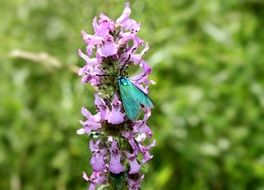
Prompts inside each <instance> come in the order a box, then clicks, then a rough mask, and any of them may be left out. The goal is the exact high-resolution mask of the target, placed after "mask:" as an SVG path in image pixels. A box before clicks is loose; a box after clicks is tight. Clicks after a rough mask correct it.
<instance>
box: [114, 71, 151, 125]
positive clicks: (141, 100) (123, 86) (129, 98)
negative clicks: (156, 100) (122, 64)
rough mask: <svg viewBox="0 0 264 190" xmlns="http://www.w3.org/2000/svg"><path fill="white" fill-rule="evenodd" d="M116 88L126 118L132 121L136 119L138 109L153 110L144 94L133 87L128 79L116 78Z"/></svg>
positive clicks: (149, 100)
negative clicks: (146, 108)
mask: <svg viewBox="0 0 264 190" xmlns="http://www.w3.org/2000/svg"><path fill="white" fill-rule="evenodd" d="M118 87H119V92H120V97H121V100H122V103H123V107H124V109H125V112H126V115H127V117H128V118H129V119H130V120H132V121H134V120H136V119H137V117H138V115H139V112H140V107H141V105H143V106H144V107H148V108H153V107H154V104H153V102H152V100H151V99H150V98H149V97H148V95H147V94H146V93H144V92H143V91H142V90H140V89H139V88H138V87H137V86H135V85H134V84H133V83H132V82H131V81H130V80H129V79H128V78H126V77H124V76H118Z"/></svg>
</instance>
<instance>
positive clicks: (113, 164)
mask: <svg viewBox="0 0 264 190" xmlns="http://www.w3.org/2000/svg"><path fill="white" fill-rule="evenodd" d="M110 151H111V159H110V165H109V170H110V172H112V173H114V174H119V173H121V172H123V171H124V167H123V165H122V164H121V152H120V151H119V149H118V148H117V142H116V141H113V142H112V146H111V149H110Z"/></svg>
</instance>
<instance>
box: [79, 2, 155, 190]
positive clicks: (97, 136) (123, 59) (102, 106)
mask: <svg viewBox="0 0 264 190" xmlns="http://www.w3.org/2000/svg"><path fill="white" fill-rule="evenodd" d="M130 14H131V9H130V7H129V4H128V3H126V4H125V9H124V11H123V13H122V15H121V16H120V17H119V18H118V19H116V20H115V21H112V20H111V19H109V18H108V17H107V16H106V15H104V14H101V15H100V18H99V20H97V18H94V20H93V29H94V35H89V34H87V33H86V32H84V31H82V36H83V40H84V41H85V43H86V51H85V53H83V52H82V51H81V50H79V55H80V57H82V58H83V59H84V60H85V62H86V65H85V66H84V67H82V68H81V69H80V70H79V75H80V76H82V82H83V83H90V84H91V85H92V86H94V87H95V89H96V91H97V93H96V94H95V100H94V103H95V106H96V108H97V113H95V114H94V115H93V114H91V113H90V112H89V111H88V110H87V109H86V108H84V107H83V108H82V114H83V116H84V117H85V120H84V121H80V122H81V125H82V126H83V127H82V128H81V129H79V130H78V131H77V133H78V134H89V135H90V136H91V140H90V143H89V146H90V150H91V151H92V158H91V160H90V164H91V166H92V168H93V173H92V174H91V175H90V177H88V176H87V174H86V173H85V172H84V173H83V178H84V179H85V180H86V181H88V182H89V183H90V186H89V190H93V189H96V187H98V186H99V185H103V184H104V185H105V184H109V185H110V186H112V187H114V188H115V189H120V187H123V186H127V187H128V188H129V189H130V190H137V189H139V188H140V183H141V181H142V179H143V178H144V175H143V173H142V166H143V164H144V163H146V162H147V161H149V160H150V159H151V158H152V155H151V154H150V152H149V150H150V149H151V148H152V147H153V146H154V145H155V140H154V141H152V142H150V139H151V137H152V132H151V130H150V128H149V127H148V126H147V120H148V118H149V117H150V115H151V110H150V109H149V108H143V113H144V115H143V116H142V117H141V118H140V119H139V120H137V121H131V120H129V119H128V118H127V117H126V114H125V112H124V109H123V107H122V102H121V101H120V97H119V93H118V86H117V78H116V77H115V76H117V75H120V74H122V75H127V72H126V70H127V67H130V66H132V65H138V66H139V67H140V68H141V69H140V70H141V71H140V73H139V74H137V75H135V76H133V77H130V80H131V81H133V84H134V85H136V86H137V87H138V88H140V89H141V90H142V91H144V92H145V93H147V92H148V85H149V84H150V83H153V81H151V80H149V79H148V75H149V74H150V73H151V68H150V67H149V65H148V64H147V63H146V62H145V61H144V60H143V59H142V56H143V55H144V54H145V52H146V51H147V50H148V49H149V46H148V44H147V43H145V42H144V41H143V40H142V39H140V38H139V37H138V36H137V33H138V31H139V30H140V25H139V24H138V23H137V22H136V21H135V20H133V19H131V18H129V16H130ZM139 48H141V49H142V50H141V52H138V49H139ZM121 68H122V69H121ZM121 70H122V72H123V73H120V72H121ZM146 141H147V142H148V144H147V145H146Z"/></svg>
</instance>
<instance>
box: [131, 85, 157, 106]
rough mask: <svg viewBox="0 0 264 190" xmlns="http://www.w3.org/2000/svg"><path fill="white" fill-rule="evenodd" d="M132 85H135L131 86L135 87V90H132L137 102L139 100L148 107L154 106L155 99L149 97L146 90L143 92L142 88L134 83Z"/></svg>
mask: <svg viewBox="0 0 264 190" xmlns="http://www.w3.org/2000/svg"><path fill="white" fill-rule="evenodd" d="M131 86H133V87H131V88H133V90H132V93H133V97H134V99H135V100H136V101H137V102H139V103H140V104H141V105H143V106H145V107H148V108H153V107H154V103H153V101H152V100H151V99H150V98H149V96H148V95H147V94H146V93H145V92H143V91H142V90H141V89H139V88H138V87H137V86H136V85H134V84H133V83H131Z"/></svg>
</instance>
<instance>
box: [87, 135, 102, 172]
mask: <svg viewBox="0 0 264 190" xmlns="http://www.w3.org/2000/svg"><path fill="white" fill-rule="evenodd" d="M100 142H101V141H100V140H98V141H96V142H94V141H93V140H91V141H90V150H91V151H92V153H93V156H92V158H91V161H90V163H91V165H92V167H93V169H94V171H96V172H101V171H104V170H105V167H106V166H105V162H104V156H105V154H106V149H101V148H100V146H99V145H100Z"/></svg>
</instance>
